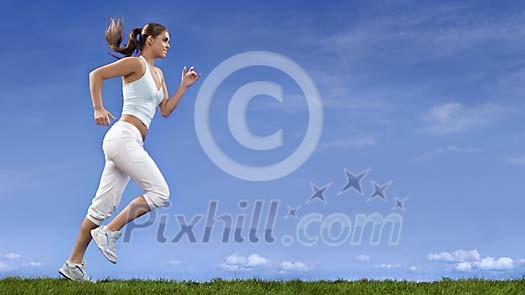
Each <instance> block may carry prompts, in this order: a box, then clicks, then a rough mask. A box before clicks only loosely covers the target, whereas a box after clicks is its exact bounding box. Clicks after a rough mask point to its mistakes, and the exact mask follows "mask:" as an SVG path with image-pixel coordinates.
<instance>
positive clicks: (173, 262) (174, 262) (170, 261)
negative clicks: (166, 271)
mask: <svg viewBox="0 0 525 295" xmlns="http://www.w3.org/2000/svg"><path fill="white" fill-rule="evenodd" d="M181 263H182V261H180V260H176V259H172V260H168V264H171V265H179V264H181Z"/></svg>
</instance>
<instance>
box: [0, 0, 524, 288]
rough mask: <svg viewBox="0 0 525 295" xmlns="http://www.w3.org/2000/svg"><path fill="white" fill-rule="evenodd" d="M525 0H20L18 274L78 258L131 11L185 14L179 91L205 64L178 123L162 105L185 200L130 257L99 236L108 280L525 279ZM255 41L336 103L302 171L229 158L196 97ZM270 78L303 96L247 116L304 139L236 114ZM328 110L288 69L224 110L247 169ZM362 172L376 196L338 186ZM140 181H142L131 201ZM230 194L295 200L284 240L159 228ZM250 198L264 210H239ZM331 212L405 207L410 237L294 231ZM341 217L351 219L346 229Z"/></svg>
mask: <svg viewBox="0 0 525 295" xmlns="http://www.w3.org/2000/svg"><path fill="white" fill-rule="evenodd" d="M28 5H30V6H32V8H31V9H27V6H28ZM524 8H525V7H524V4H523V3H521V2H518V1H499V2H497V3H496V2H491V1H462V3H461V4H459V3H457V2H456V1H450V2H448V3H447V2H446V1H434V2H432V1H425V2H420V1H373V2H372V1H362V2H349V1H332V2H330V5H325V4H321V3H320V2H319V4H318V5H317V6H316V5H315V4H313V3H311V2H299V1H288V2H286V4H283V3H280V2H278V1H264V2H256V1H253V2H246V1H233V2H232V1H229V2H225V3H223V2H221V3H220V4H219V3H212V2H210V3H199V4H193V3H190V2H178V1H166V2H162V1H161V2H156V3H155V6H151V5H150V6H148V5H145V4H144V3H143V2H134V1H125V2H124V1H122V2H111V4H105V5H101V4H89V3H87V2H86V3H85V4H78V3H72V2H59V1H53V2H50V3H45V4H41V3H37V2H34V3H26V4H24V5H20V4H17V3H16V2H15V1H7V2H4V4H3V9H2V12H0V14H1V16H2V17H1V19H2V29H1V30H2V33H3V34H2V35H3V36H4V39H3V40H4V42H3V46H2V48H1V49H0V51H1V53H2V56H3V61H2V64H3V69H4V70H3V74H2V75H3V79H1V80H2V82H1V83H2V90H3V91H2V94H1V95H0V110H1V112H2V113H1V114H2V118H3V121H4V124H3V129H2V131H3V132H2V135H3V138H4V141H3V142H4V144H2V146H1V147H0V151H1V153H0V155H1V156H0V157H1V163H2V165H1V166H0V188H1V190H0V200H1V202H2V204H3V208H4V210H3V214H2V217H1V218H2V222H0V230H2V232H4V233H9V234H4V235H2V236H1V237H0V276H8V275H22V276H58V274H57V269H58V268H59V267H60V265H61V264H62V263H63V261H64V260H65V259H66V258H67V257H68V256H69V254H70V251H71V249H72V246H73V243H74V241H75V239H76V235H77V231H78V228H79V225H80V222H81V221H82V219H83V217H84V216H85V212H86V209H87V207H88V205H89V203H90V201H91V198H92V197H93V194H94V193H95V191H96V188H97V185H98V181H99V178H100V173H101V171H102V168H103V165H104V157H103V153H102V148H101V144H102V138H103V136H104V134H105V132H106V131H107V130H108V127H101V126H97V125H96V124H95V122H94V120H93V111H92V106H91V100H90V95H89V88H88V87H89V84H88V73H89V72H90V71H91V70H93V69H94V68H96V67H99V66H102V65H104V64H107V63H109V62H111V61H112V60H113V59H112V57H111V56H110V55H108V54H107V52H108V49H109V48H108V47H107V45H106V43H105V40H104V30H105V27H106V25H107V24H108V21H109V18H110V17H122V18H123V19H124V29H125V31H126V32H129V30H131V28H133V27H142V26H143V25H144V24H145V23H148V22H157V23H161V24H164V25H165V26H166V27H168V29H169V31H170V35H171V39H172V43H171V50H170V52H169V54H168V57H167V58H166V59H165V60H157V62H156V64H157V66H159V67H161V68H162V69H163V72H164V75H165V77H166V81H167V84H168V91H169V93H170V95H171V94H173V92H174V91H175V89H176V86H177V85H178V83H179V81H180V71H181V68H182V66H183V65H195V66H196V68H197V70H198V71H199V72H201V73H202V74H203V76H202V78H201V79H200V80H199V81H198V82H197V83H196V84H195V85H194V86H192V88H190V90H189V91H188V92H187V93H186V95H185V96H184V98H183V100H182V102H181V103H180V105H179V107H178V108H177V109H176V110H175V111H174V112H173V114H172V115H171V116H170V117H169V118H168V119H164V118H162V116H160V115H159V114H157V115H156V117H155V119H154V120H153V122H152V125H151V128H150V131H149V134H148V138H147V140H146V143H145V148H146V149H147V150H148V152H149V153H150V155H151V156H152V157H153V158H154V159H155V161H156V162H157V164H158V166H159V167H160V169H161V170H162V172H163V174H164V176H165V178H166V180H167V181H168V184H169V185H170V189H171V192H172V205H171V206H170V207H169V208H163V209H160V210H157V211H156V212H155V215H150V216H144V217H142V218H141V219H139V220H137V223H140V222H144V221H147V220H148V218H152V217H154V218H152V219H151V220H152V221H153V225H151V226H149V227H148V228H144V229H136V230H134V231H133V232H132V236H131V239H130V243H123V242H120V243H119V244H118V252H119V263H118V264H117V265H112V264H110V263H108V262H107V261H105V259H104V258H103V257H102V255H100V253H99V252H98V250H97V249H96V248H95V247H94V246H93V245H90V247H89V248H88V251H87V254H86V260H87V263H88V271H89V273H90V274H91V275H92V276H93V277H95V278H104V277H114V278H131V277H141V278H158V277H162V278H168V279H177V280H181V279H186V280H208V279H211V278H214V277H224V278H239V277H254V276H255V277H261V278H284V279H287V278H300V279H305V280H310V279H336V278H346V279H359V278H374V279H383V278H397V279H408V280H439V279H440V278H441V277H443V276H448V277H453V278H461V277H471V276H475V277H484V278H515V277H518V278H521V276H522V275H523V272H524V270H525V255H524V254H523V252H522V248H523V247H522V246H521V245H522V244H523V243H524V242H525V237H524V236H523V234H522V232H521V230H520V228H521V225H523V224H524V222H525V217H523V214H522V212H523V211H522V208H523V207H524V206H525V201H524V198H523V188H522V180H523V179H524V178H525V151H524V149H523V148H524V142H525V128H524V127H523V126H522V124H520V123H521V120H520V119H521V118H522V117H523V115H524V112H525V109H524V105H523V102H522V101H521V100H520V98H522V97H523V95H524V94H525V91H524V90H523V88H522V84H523V81H524V78H525V68H524V67H525V57H524V55H523V48H524V45H525V44H524V43H525V42H524V41H523V40H524V37H525V29H524V28H525V26H524V25H525V24H524V23H523V22H524V21H523V20H524V19H525V18H524ZM249 51H268V52H274V53H277V54H280V55H283V56H286V57H287V58H289V59H291V60H293V61H294V62H296V63H297V64H298V65H300V66H301V67H302V68H303V69H304V70H305V71H306V72H307V73H308V74H309V75H310V76H311V77H312V79H313V80H314V81H315V83H316V85H317V87H318V89H319V92H320V95H321V98H322V102H323V112H324V121H323V132H322V136H321V138H320V141H319V144H318V146H317V148H316V150H315V152H314V153H313V154H312V155H311V157H309V158H308V160H307V161H306V162H305V163H304V164H303V165H302V166H301V167H300V168H299V169H297V170H295V171H294V172H293V173H291V174H289V175H287V176H285V177H282V178H279V179H276V180H272V181H260V182H253V181H247V180H243V179H239V178H236V177H233V176H231V175H229V174H228V173H225V172H224V171H223V170H221V169H220V168H219V167H218V166H216V165H215V164H214V163H213V162H212V161H211V160H210V158H209V157H208V156H207V154H206V153H205V152H204V150H203V148H202V147H201V144H200V142H199V140H198V138H197V134H196V131H195V125H194V111H195V108H196V97H197V96H198V93H199V89H200V88H201V86H202V85H203V83H204V82H205V80H206V78H207V74H209V73H211V72H212V71H213V69H214V68H215V67H217V66H218V65H219V64H220V63H221V62H223V61H224V60H226V59H228V58H230V57H232V56H235V55H236V54H239V53H243V52H249ZM261 80H262V81H271V82H273V83H278V84H280V85H282V86H283V91H284V102H283V103H278V102H277V101H275V100H273V99H272V98H270V97H268V96H264V95H261V96H257V97H255V98H254V99H253V100H252V101H251V102H250V104H249V106H248V110H247V122H248V126H249V128H250V130H251V131H252V132H253V133H254V134H256V135H259V136H266V135H270V134H272V133H274V132H276V131H277V130H279V129H283V137H284V144H283V146H281V147H279V148H278V149H276V150H275V151H272V150H270V151H255V150H249V149H247V148H245V147H243V146H241V145H239V143H237V142H236V141H235V138H234V137H233V136H232V134H231V132H230V129H229V128H228V120H227V113H228V103H229V99H230V98H231V96H232V95H233V93H234V92H235V91H236V90H237V89H238V88H239V87H241V86H242V85H244V84H246V83H249V82H252V81H261ZM120 88H121V81H120V79H112V80H107V81H105V82H104V88H103V98H104V104H105V106H106V108H107V109H108V110H110V111H111V112H112V113H113V114H115V115H118V114H120V111H121V108H122V97H121V89H120ZM308 118H309V117H308V108H307V105H306V101H305V97H304V93H302V92H301V89H300V88H299V87H298V85H297V83H296V82H295V81H294V80H293V78H292V77H290V76H288V75H286V74H284V73H283V72H281V71H279V70H277V69H273V68H269V67H249V68H245V69H242V70H240V71H238V72H236V73H233V74H232V75H231V76H229V77H228V78H227V79H225V80H224V82H223V83H222V84H221V85H220V87H219V88H218V90H217V92H216V95H215V96H214V97H213V101H212V104H211V110H210V122H211V123H212V124H211V125H212V127H211V130H212V132H213V135H214V137H215V139H216V140H217V142H218V145H219V146H220V147H221V149H222V150H223V151H224V152H225V153H226V154H228V155H229V156H230V157H232V158H235V159H236V160H237V161H239V162H242V163H245V164H246V165H259V166H263V165H269V164H272V163H277V162H279V161H281V160H283V159H284V158H286V157H287V156H288V155H289V154H290V153H292V152H293V151H294V150H295V149H296V148H297V146H298V145H299V144H300V142H301V140H302V138H303V137H304V135H305V132H306V125H307V122H308ZM344 169H348V170H349V171H351V172H352V173H354V174H357V173H359V172H361V171H365V170H366V169H370V171H369V172H368V174H367V175H366V176H365V177H364V178H363V179H362V181H361V185H362V189H363V195H360V194H359V193H357V192H356V191H355V190H348V191H346V192H344V193H342V194H340V195H337V194H338V192H339V191H341V189H342V187H343V186H344V185H345V184H346V177H345V172H344ZM372 181H374V182H375V183H377V184H385V183H388V182H390V181H392V183H391V184H390V186H389V187H388V188H387V189H386V197H387V201H386V202H384V201H383V200H381V199H380V198H374V199H372V200H370V201H367V198H368V197H369V196H370V195H372V194H373V192H374V189H373V186H372ZM311 183H313V184H315V185H316V186H317V187H323V186H325V185H327V184H331V185H330V186H329V187H328V188H327V189H326V191H325V193H324V197H325V201H326V202H325V203H323V202H321V201H320V200H314V201H312V202H308V203H307V202H306V201H307V200H308V199H309V198H310V196H311V195H312V188H311ZM140 193H141V190H140V188H139V187H138V186H137V185H136V184H135V183H133V182H130V184H129V185H128V188H127V189H126V191H125V193H124V196H123V202H122V204H121V206H120V208H123V206H124V205H125V204H126V203H127V202H129V201H130V200H131V199H132V198H134V197H135V196H137V195H139V194H140ZM404 197H408V200H407V201H406V203H405V210H404V211H403V210H400V209H399V208H398V209H395V210H392V209H393V207H394V204H395V202H394V198H404ZM211 200H218V201H219V207H218V213H217V214H223V213H224V214H230V215H232V216H234V217H235V216H239V215H242V214H245V215H246V216H247V217H246V220H250V216H251V214H250V212H252V210H253V208H254V204H255V202H256V200H261V201H263V202H264V206H263V214H262V216H263V217H264V218H265V216H266V214H267V212H268V210H269V204H270V201H271V200H278V201H279V207H278V213H277V220H276V224H275V228H274V236H275V237H276V238H277V241H276V242H275V243H273V244H270V243H264V242H261V243H257V244H255V243H242V244H240V243H234V242H232V241H230V242H228V243H221V241H220V237H219V236H220V235H221V233H222V229H221V227H222V224H221V223H218V225H217V226H216V227H215V228H214V230H213V232H212V239H211V242H210V243H207V244H204V243H196V244H195V243H190V242H189V241H188V239H187V237H184V238H183V239H181V241H179V242H178V243H170V242H166V243H159V242H158V241H157V231H158V229H159V227H161V226H162V225H164V226H165V228H166V231H165V233H166V234H165V235H166V237H168V241H170V240H171V239H173V237H175V235H176V234H177V232H179V229H180V227H179V224H178V223H177V219H176V217H175V216H176V215H181V216H185V220H186V221H189V220H191V219H192V217H193V216H195V215H197V214H204V215H205V214H206V212H207V210H208V206H209V203H210V201H211ZM242 200H246V201H247V203H248V208H247V209H241V208H239V206H238V203H239V202H240V201H242ZM287 206H291V207H296V206H301V207H300V208H299V209H298V211H297V217H298V218H297V219H294V218H286V219H285V218H284V217H285V216H286V215H287V212H288V211H287ZM313 213H317V214H321V215H322V216H323V218H326V217H328V216H331V215H333V214H335V213H340V214H342V215H344V216H346V217H347V218H348V219H349V220H351V221H352V223H353V222H354V220H355V219H356V216H357V215H359V214H365V215H372V214H380V215H382V216H384V217H386V216H388V215H389V214H398V215H399V216H401V217H402V220H403V226H402V231H401V235H400V241H399V244H397V245H389V244H388V243H387V241H388V239H387V236H388V235H387V234H384V236H383V238H382V240H381V243H380V244H379V245H371V244H370V243H369V242H368V240H367V237H368V239H369V236H367V234H366V232H365V234H364V238H363V241H364V242H362V243H360V244H359V245H352V244H351V243H350V242H349V241H348V242H346V243H342V244H341V245H338V246H330V245H327V244H326V243H322V242H320V243H318V244H316V245H313V246H305V245H302V244H301V243H298V242H297V240H294V241H295V242H294V243H292V244H291V245H289V246H286V245H284V244H283V243H282V238H283V237H284V236H286V235H291V236H294V234H295V232H296V230H297V228H298V224H299V222H300V220H301V218H304V217H306V216H308V214H313ZM161 216H164V218H165V219H164V223H162V222H161ZM339 216H341V215H339ZM264 218H263V220H264ZM247 222H248V221H246V223H247ZM261 223H263V222H261ZM387 228H388V227H385V229H387ZM244 229H245V231H244V233H245V234H244V235H245V236H247V232H248V230H247V228H246V227H245V228H244ZM340 231H341V227H340V226H339V227H338V226H337V225H335V226H334V227H333V228H332V232H333V234H334V235H336V234H337V232H340ZM203 232H204V226H203V221H202V220H201V221H200V223H198V224H197V225H196V226H195V235H196V236H197V237H198V238H199V239H200V238H201V237H202V234H203ZM309 234H310V235H316V234H317V236H319V235H320V226H319V224H313V225H312V226H311V227H310V228H309Z"/></svg>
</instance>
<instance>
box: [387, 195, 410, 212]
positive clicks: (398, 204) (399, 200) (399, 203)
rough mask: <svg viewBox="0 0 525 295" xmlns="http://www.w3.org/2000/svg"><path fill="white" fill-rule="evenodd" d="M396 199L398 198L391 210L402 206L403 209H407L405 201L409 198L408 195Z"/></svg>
mask: <svg viewBox="0 0 525 295" xmlns="http://www.w3.org/2000/svg"><path fill="white" fill-rule="evenodd" d="M394 199H396V204H395V205H394V208H392V210H390V211H394V210H395V209H397V208H400V209H401V210H403V211H405V202H406V201H407V200H408V197H406V198H403V199H398V198H394Z"/></svg>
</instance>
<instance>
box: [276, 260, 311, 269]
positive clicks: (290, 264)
mask: <svg viewBox="0 0 525 295" xmlns="http://www.w3.org/2000/svg"><path fill="white" fill-rule="evenodd" d="M281 269H282V270H284V271H308V270H310V268H309V267H308V266H306V264H304V263H302V262H292V261H284V262H283V263H281Z"/></svg>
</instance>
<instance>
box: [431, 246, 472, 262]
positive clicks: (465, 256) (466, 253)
mask: <svg viewBox="0 0 525 295" xmlns="http://www.w3.org/2000/svg"><path fill="white" fill-rule="evenodd" d="M479 259H480V255H479V252H478V250H465V249H459V250H456V251H453V252H441V253H430V254H428V260H431V261H444V262H465V261H479Z"/></svg>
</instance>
